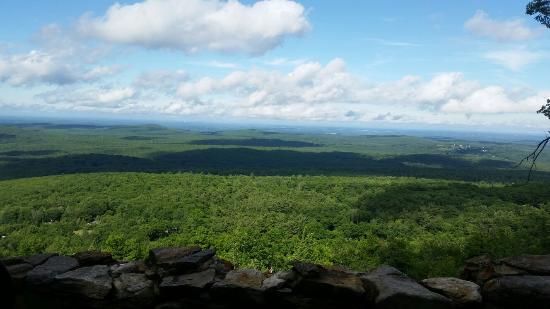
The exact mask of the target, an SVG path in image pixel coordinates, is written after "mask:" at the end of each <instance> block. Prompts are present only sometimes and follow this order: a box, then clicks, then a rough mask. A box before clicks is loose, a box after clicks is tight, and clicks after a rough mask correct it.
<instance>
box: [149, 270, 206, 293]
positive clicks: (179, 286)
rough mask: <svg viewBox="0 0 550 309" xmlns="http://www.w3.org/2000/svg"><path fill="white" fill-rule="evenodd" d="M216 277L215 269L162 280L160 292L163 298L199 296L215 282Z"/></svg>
mask: <svg viewBox="0 0 550 309" xmlns="http://www.w3.org/2000/svg"><path fill="white" fill-rule="evenodd" d="M215 276H216V271H215V270H214V269H207V270H205V271H201V272H198V273H192V274H186V275H179V276H169V277H165V278H163V279H162V282H161V283H160V285H159V290H160V293H161V295H162V296H163V297H170V296H174V295H175V296H181V295H198V294H200V292H201V291H203V290H204V289H205V288H207V287H208V286H210V285H211V284H212V283H213V282H214V279H215Z"/></svg>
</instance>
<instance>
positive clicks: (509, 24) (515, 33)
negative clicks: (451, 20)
mask: <svg viewBox="0 0 550 309" xmlns="http://www.w3.org/2000/svg"><path fill="white" fill-rule="evenodd" d="M464 27H465V28H466V29H467V30H468V31H470V32H472V33H473V34H475V35H477V36H481V37H486V38H490V39H494V40H498V41H525V40H530V39H533V38H535V37H537V36H538V35H539V34H540V32H539V31H538V30H536V29H532V28H529V27H528V26H527V25H525V23H524V22H523V21H522V20H521V19H511V20H495V19H492V18H491V17H489V15H487V13H485V12H484V11H481V10H478V11H477V12H476V13H475V14H474V16H472V17H471V18H470V19H468V20H467V21H466V23H465V24H464Z"/></svg>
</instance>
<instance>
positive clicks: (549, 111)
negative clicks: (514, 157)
mask: <svg viewBox="0 0 550 309" xmlns="http://www.w3.org/2000/svg"><path fill="white" fill-rule="evenodd" d="M526 13H527V14H528V15H531V16H532V15H535V19H536V20H537V21H539V22H540V23H541V24H543V25H545V26H546V27H548V28H550V0H533V1H531V2H529V3H528V4H527V9H526ZM537 113H538V114H543V115H544V116H546V117H547V118H548V119H550V99H547V100H546V105H543V106H542V107H541V108H540V109H539V110H538V111H537ZM548 133H550V131H549V132H548ZM549 142H550V136H547V137H546V138H545V139H543V140H542V141H540V142H539V143H538V145H537V147H536V148H535V150H534V151H533V152H531V153H530V154H529V155H528V156H526V157H525V158H523V160H521V162H520V163H519V164H520V165H521V164H522V163H524V162H528V163H529V162H530V167H529V175H528V176H527V181H529V180H530V179H531V173H532V172H533V169H534V168H535V165H536V162H537V159H538V158H539V156H540V154H541V153H542V152H543V151H544V149H545V148H546V145H548V143H549Z"/></svg>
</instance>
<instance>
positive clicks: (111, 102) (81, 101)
mask: <svg viewBox="0 0 550 309" xmlns="http://www.w3.org/2000/svg"><path fill="white" fill-rule="evenodd" d="M137 94H138V92H137V91H136V90H135V89H134V88H132V87H113V86H101V87H84V88H78V87H71V88H66V87H65V88H58V89H55V90H52V91H48V92H45V93H42V94H40V95H38V98H40V99H42V100H43V101H44V102H45V103H47V104H49V105H50V106H56V107H57V108H58V109H60V108H61V109H68V110H90V109H91V110H94V109H97V110H103V109H117V108H124V107H128V105H131V104H133V103H134V102H133V101H132V99H135V98H136V97H137Z"/></svg>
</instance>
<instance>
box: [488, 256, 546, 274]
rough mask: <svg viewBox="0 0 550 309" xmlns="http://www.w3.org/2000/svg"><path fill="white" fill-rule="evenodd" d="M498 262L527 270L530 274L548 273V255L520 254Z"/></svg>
mask: <svg viewBox="0 0 550 309" xmlns="http://www.w3.org/2000/svg"><path fill="white" fill-rule="evenodd" d="M498 262H499V263H503V264H506V265H508V266H511V267H514V268H517V269H521V270H524V271H527V272H528V273H530V274H532V275H550V255H520V256H515V257H509V258H505V259H501V260H499V261H498Z"/></svg>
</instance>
